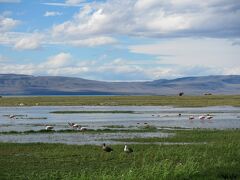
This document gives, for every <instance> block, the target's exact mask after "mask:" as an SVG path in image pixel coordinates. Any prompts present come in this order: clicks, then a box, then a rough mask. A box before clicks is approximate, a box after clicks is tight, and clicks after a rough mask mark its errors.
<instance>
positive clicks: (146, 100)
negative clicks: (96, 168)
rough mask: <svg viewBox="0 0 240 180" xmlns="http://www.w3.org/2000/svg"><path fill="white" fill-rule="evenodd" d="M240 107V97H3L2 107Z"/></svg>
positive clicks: (1, 100) (0, 99)
mask: <svg viewBox="0 0 240 180" xmlns="http://www.w3.org/2000/svg"><path fill="white" fill-rule="evenodd" d="M20 104H21V105H26V106H36V105H40V106H80V105H89V106H94V105H96V106H122V105H129V106H133V105H136V106H143V105H146V106H150V105H151V106H166V105H172V106H182V107H201V106H222V105H229V106H240V95H228V96H225V95H222V96H220V95H219V96H215V95H214V96H182V97H179V96H65V97H59V96H55V97H54V96H45V97H42V96H41V97H2V98H0V106H18V105H20Z"/></svg>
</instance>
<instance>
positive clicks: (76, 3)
mask: <svg viewBox="0 0 240 180" xmlns="http://www.w3.org/2000/svg"><path fill="white" fill-rule="evenodd" d="M84 2H85V0H66V1H65V2H63V3H55V2H47V3H42V4H44V5H49V6H66V7H71V6H72V7H81V6H82V3H84Z"/></svg>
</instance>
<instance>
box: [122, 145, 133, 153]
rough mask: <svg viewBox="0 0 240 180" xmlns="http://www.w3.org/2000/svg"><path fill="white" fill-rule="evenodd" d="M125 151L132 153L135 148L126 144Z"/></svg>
mask: <svg viewBox="0 0 240 180" xmlns="http://www.w3.org/2000/svg"><path fill="white" fill-rule="evenodd" d="M123 151H124V152H126V153H132V152H133V149H132V148H130V147H128V146H127V145H126V144H125V146H124V149H123Z"/></svg>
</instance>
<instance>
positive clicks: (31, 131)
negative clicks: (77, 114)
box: [0, 126, 160, 134]
mask: <svg viewBox="0 0 240 180" xmlns="http://www.w3.org/2000/svg"><path fill="white" fill-rule="evenodd" d="M110 128H112V129H110ZM114 128H122V127H118V126H116V127H115V126H113V127H108V128H104V129H87V130H85V131H79V130H75V129H62V130H45V129H41V130H28V131H6V132H4V131H3V132H0V134H37V133H89V134H92V133H120V132H123V133H137V132H140V133H143V132H158V131H159V130H157V129H156V128H155V127H154V126H151V128H139V129H114ZM159 132H160V131H159Z"/></svg>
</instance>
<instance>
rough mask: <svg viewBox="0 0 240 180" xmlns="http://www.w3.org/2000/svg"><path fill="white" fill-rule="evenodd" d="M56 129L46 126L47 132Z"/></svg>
mask: <svg viewBox="0 0 240 180" xmlns="http://www.w3.org/2000/svg"><path fill="white" fill-rule="evenodd" d="M53 128H54V127H53V126H46V127H45V129H46V130H52V129H53Z"/></svg>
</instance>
